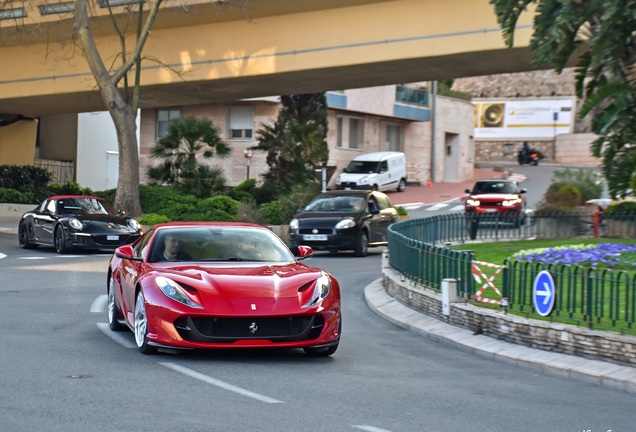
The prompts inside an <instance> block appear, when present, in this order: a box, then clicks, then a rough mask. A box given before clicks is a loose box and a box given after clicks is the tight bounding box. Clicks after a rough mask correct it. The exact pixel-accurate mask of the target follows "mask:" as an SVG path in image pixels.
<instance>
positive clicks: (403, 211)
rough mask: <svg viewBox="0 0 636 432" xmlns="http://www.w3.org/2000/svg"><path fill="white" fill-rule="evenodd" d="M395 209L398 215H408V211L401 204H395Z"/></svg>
mask: <svg viewBox="0 0 636 432" xmlns="http://www.w3.org/2000/svg"><path fill="white" fill-rule="evenodd" d="M395 209H396V210H397V213H398V215H400V216H408V214H409V212H407V211H406V209H405V208H404V207H402V206H397V207H396V208H395Z"/></svg>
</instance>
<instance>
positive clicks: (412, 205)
mask: <svg viewBox="0 0 636 432" xmlns="http://www.w3.org/2000/svg"><path fill="white" fill-rule="evenodd" d="M423 205H424V203H423V202H414V203H408V204H396V205H395V206H396V207H404V209H405V210H417V209H418V208H420V207H422V206H423Z"/></svg>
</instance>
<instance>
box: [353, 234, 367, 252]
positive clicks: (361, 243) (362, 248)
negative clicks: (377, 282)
mask: <svg viewBox="0 0 636 432" xmlns="http://www.w3.org/2000/svg"><path fill="white" fill-rule="evenodd" d="M368 251H369V236H368V235H367V233H366V231H362V232H361V233H360V238H359V239H358V244H357V246H356V250H355V252H354V253H355V255H356V256H359V257H363V256H367V252H368Z"/></svg>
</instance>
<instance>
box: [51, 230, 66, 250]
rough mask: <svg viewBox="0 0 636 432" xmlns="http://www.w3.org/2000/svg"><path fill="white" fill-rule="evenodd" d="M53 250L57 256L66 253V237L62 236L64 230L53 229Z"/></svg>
mask: <svg viewBox="0 0 636 432" xmlns="http://www.w3.org/2000/svg"><path fill="white" fill-rule="evenodd" d="M54 242H55V250H56V251H57V253H59V254H63V253H66V252H67V251H68V248H67V247H66V237H65V236H64V228H62V227H61V226H59V225H58V226H57V228H55V240H54Z"/></svg>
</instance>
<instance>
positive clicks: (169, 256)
mask: <svg viewBox="0 0 636 432" xmlns="http://www.w3.org/2000/svg"><path fill="white" fill-rule="evenodd" d="M297 252H298V257H295V256H294V255H293V254H292V252H291V251H290V250H289V248H288V247H287V246H286V245H285V243H284V242H283V241H282V240H281V239H280V238H278V237H277V236H276V235H275V234H274V233H273V232H272V231H270V230H269V229H267V228H265V227H262V226H259V225H254V224H247V223H229V222H182V223H179V222H173V223H168V224H158V225H156V226H155V227H154V228H152V229H151V230H149V231H148V232H146V233H145V234H144V235H143V237H141V238H140V239H139V240H138V241H137V242H135V243H134V244H133V245H127V246H122V247H120V248H118V249H117V250H116V251H115V254H114V255H113V257H112V259H111V260H110V264H109V266H108V277H107V285H106V291H107V294H108V323H109V326H110V328H111V329H112V330H113V331H119V330H123V329H126V328H130V329H131V330H132V331H133V332H134V334H135V342H136V344H137V347H138V349H139V351H140V352H142V353H144V354H149V353H153V352H155V351H156V350H157V349H158V348H159V347H170V348H176V349H197V348H224V349H227V348H272V347H279V348H302V349H303V350H304V351H305V352H306V353H307V354H308V355H312V356H329V355H331V354H333V353H334V352H335V351H336V349H337V348H338V344H339V341H340V332H341V319H340V287H339V285H338V282H337V281H336V279H335V278H334V277H333V276H332V275H331V274H329V273H327V272H325V271H323V270H320V269H318V268H312V267H308V266H306V265H304V264H302V263H300V262H299V260H302V259H304V258H307V257H309V256H311V255H312V253H313V251H312V250H311V248H310V247H304V246H301V247H299V248H298V250H297Z"/></svg>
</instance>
